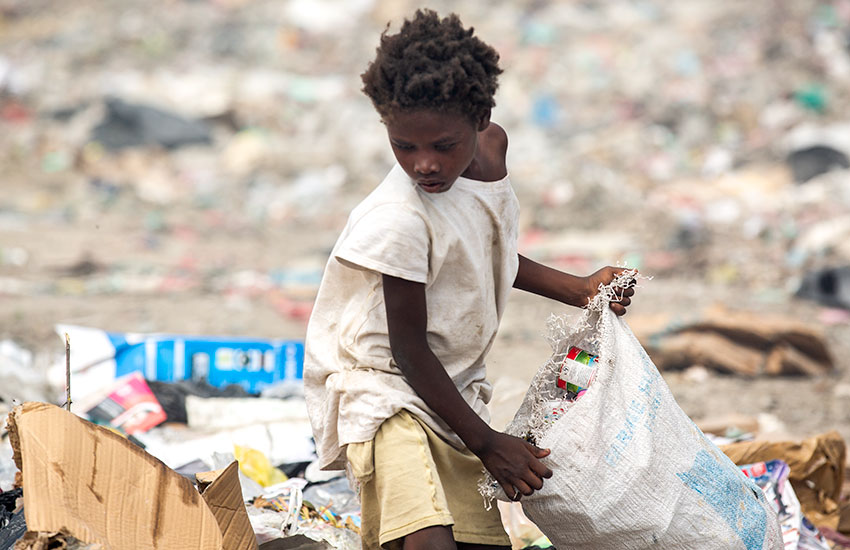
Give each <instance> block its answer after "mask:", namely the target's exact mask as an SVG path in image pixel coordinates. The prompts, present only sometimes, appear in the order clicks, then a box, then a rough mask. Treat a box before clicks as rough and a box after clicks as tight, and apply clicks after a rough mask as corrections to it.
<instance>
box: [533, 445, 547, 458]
mask: <svg viewBox="0 0 850 550" xmlns="http://www.w3.org/2000/svg"><path fill="white" fill-rule="evenodd" d="M528 448H529V449H531V454H533V455H534V456H536V457H537V458H543V457H544V456H549V453H551V452H552V450H551V449H541V448H540V447H538V446H536V445H532V444H531V443H529V444H528Z"/></svg>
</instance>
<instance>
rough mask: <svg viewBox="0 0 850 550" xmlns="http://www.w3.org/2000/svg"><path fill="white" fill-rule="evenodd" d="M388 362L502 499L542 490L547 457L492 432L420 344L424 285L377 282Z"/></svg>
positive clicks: (424, 327) (517, 440)
mask: <svg viewBox="0 0 850 550" xmlns="http://www.w3.org/2000/svg"><path fill="white" fill-rule="evenodd" d="M383 287H384V301H385V303H386V308H387V325H388V328H389V337H390V346H391V348H392V354H393V359H394V360H395V362H396V364H397V365H398V367H399V369H401V372H402V374H403V375H404V377H405V379H406V380H407V382H408V383H409V384H410V386H411V387H412V388H413V389H414V391H416V393H417V394H418V395H419V396H420V397H421V398H422V400H423V401H425V403H426V404H427V405H428V406H429V407H430V408H431V410H433V411H434V412H435V413H436V414H437V415H439V417H440V418H442V419H443V420H444V421H445V422H446V424H448V425H449V427H450V428H451V429H452V430H454V432H455V433H456V434H457V435H458V436H459V437H460V438H461V440H463V442H464V443H465V444H466V446H467V447H468V448H469V450H470V451H472V452H473V453H474V454H475V455H476V456H478V457H479V458H480V459H481V462H482V463H483V464H484V466H485V467H486V468H487V470H488V471H489V472H490V473H491V474H493V477H494V478H496V480H497V481H498V482H499V484H500V485H501V486H502V488H503V489H504V490H505V494H506V495H508V497H513V498H514V500H519V497H520V495H526V496H527V495H530V494H532V493H533V492H534V490H536V489H540V488H541V487H542V486H543V478H548V477H551V475H552V472H551V470H549V468H547V467H546V466H544V465H543V463H542V462H540V460H539V459H540V458H543V457H544V456H546V455H548V454H549V451H548V450H542V449H538V448H537V447H535V446H534V445H532V444H530V443H528V442H527V441H524V440H522V439H520V438H517V437H513V436H510V435H507V434H504V433H500V432H497V431H496V430H493V429H492V428H490V426H488V425H487V423H486V422H484V420H482V419H481V417H479V416H478V415H477V414H476V413H475V411H473V410H472V408H471V407H470V406H469V405H468V404H467V403H466V401H464V400H463V397H461V395H460V392H458V390H457V388H456V387H455V385H454V382H452V379H451V378H450V377H449V375H448V374H447V373H446V370H445V369H444V368H443V365H442V364H441V363H440V360H439V359H438V358H437V356H436V355H434V353H433V352H432V351H431V348H430V346H428V342H427V340H426V338H425V335H426V331H427V324H428V314H427V308H426V303H425V285H424V284H422V283H414V282H411V281H406V280H404V279H399V278H396V277H391V276H389V275H384V276H383Z"/></svg>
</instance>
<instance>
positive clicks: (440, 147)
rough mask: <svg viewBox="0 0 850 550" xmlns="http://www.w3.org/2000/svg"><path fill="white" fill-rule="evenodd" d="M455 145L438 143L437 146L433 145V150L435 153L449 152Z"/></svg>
mask: <svg viewBox="0 0 850 550" xmlns="http://www.w3.org/2000/svg"><path fill="white" fill-rule="evenodd" d="M455 145H457V144H456V143H440V144H438V145H435V146H434V149H436V150H437V151H451V150H452V149H453V148H454V146H455Z"/></svg>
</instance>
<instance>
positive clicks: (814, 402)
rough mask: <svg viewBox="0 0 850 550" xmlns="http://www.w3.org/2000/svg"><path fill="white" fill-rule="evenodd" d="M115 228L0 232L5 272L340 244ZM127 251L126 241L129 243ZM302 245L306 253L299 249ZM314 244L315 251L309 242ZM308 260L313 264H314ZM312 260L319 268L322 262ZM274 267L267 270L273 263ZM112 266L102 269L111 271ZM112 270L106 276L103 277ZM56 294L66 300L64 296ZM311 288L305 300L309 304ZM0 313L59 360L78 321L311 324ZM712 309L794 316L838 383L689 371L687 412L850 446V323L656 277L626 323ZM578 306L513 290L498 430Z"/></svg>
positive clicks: (39, 273)
mask: <svg viewBox="0 0 850 550" xmlns="http://www.w3.org/2000/svg"><path fill="white" fill-rule="evenodd" d="M110 224H114V225H120V224H118V223H115V220H109V219H104V220H102V221H101V225H102V228H101V229H94V230H91V229H90V228H67V227H61V226H60V227H54V226H50V225H40V226H35V227H34V228H33V229H30V230H28V231H10V230H8V229H6V230H3V231H0V242H2V243H6V244H8V243H14V244H16V245H17V246H21V247H25V248H26V249H27V250H29V251H31V252H30V260H29V262H28V265H27V266H26V267H25V268H18V269H11V268H9V267H7V268H6V269H5V275H6V276H7V277H8V276H10V275H15V276H16V277H17V278H19V279H21V280H26V281H29V282H30V283H33V284H35V283H43V284H48V283H51V282H52V283H56V281H57V280H59V281H64V282H63V283H62V284H63V285H64V286H70V287H71V288H73V286H74V285H78V286H79V285H81V284H83V283H85V282H86V281H92V280H96V279H97V277H99V276H100V277H102V276H103V274H102V273H100V274H99V272H98V271H95V272H94V273H92V274H90V275H87V276H76V277H69V276H67V275H64V274H62V273H61V272H60V271H61V270H59V268H63V267H64V268H67V267H68V266H69V265H72V264H74V263H77V262H78V260H79V259H80V258H83V257H84V256H85V254H86V252H89V253H91V250H92V247H93V243H97V246H98V252H97V253H94V256H93V258H94V259H95V260H97V261H101V260H106V259H108V261H109V263H110V265H126V264H129V263H132V262H137V263H139V262H143V261H149V262H153V263H157V262H158V263H159V264H162V265H169V264H170V263H173V262H178V261H179V259H180V258H181V257H183V256H184V255H185V254H189V253H191V255H192V257H193V258H194V259H195V261H196V262H197V263H198V264H204V263H205V262H213V261H218V259H219V258H220V256H221V255H222V254H226V253H230V252H232V251H237V252H236V253H235V254H234V256H233V258H232V263H231V264H230V265H229V270H231V271H239V269H251V268H253V269H256V268H258V267H259V268H262V267H264V266H263V261H264V259H266V260H267V259H268V258H269V257H270V254H273V251H274V250H276V249H281V248H283V249H287V250H290V251H292V250H299V247H300V253H302V254H306V255H308V256H309V257H313V256H315V257H316V258H319V257H320V255H321V253H322V252H321V251H323V250H325V249H327V248H329V247H330V246H331V244H332V242H333V239H334V238H335V235H334V234H333V233H332V232H331V231H325V232H321V233H320V234H316V233H315V232H311V231H305V233H304V234H297V233H295V234H288V235H282V236H281V237H280V238H279V239H271V238H268V237H266V236H263V235H246V236H244V237H241V238H234V237H232V236H230V235H226V234H220V235H210V236H208V237H199V238H197V239H192V240H191V241H190V242H187V243H182V244H181V243H180V241H179V239H174V242H172V243H171V244H164V245H162V248H161V250H165V251H167V252H166V253H157V254H156V255H152V257H151V258H145V257H144V252H140V251H139V248H138V246H137V245H136V244H133V243H135V242H136V241H137V239H138V238H139V236H138V235H137V234H134V232H133V231H132V230H130V231H128V230H124V231H120V230H119V229H105V228H103V227H109V226H110ZM128 243H129V244H128ZM299 243H300V244H299ZM305 243H309V244H305ZM311 254H312V256H311ZM315 261H319V260H318V259H316V260H315ZM265 267H268V266H265ZM103 269H105V268H103ZM107 271H108V270H107ZM56 292H58V291H56ZM310 292H311V291H310V290H309V289H308V290H303V291H301V295H302V297H303V298H309V295H310ZM2 302H3V307H2V308H0V327H2V328H1V329H0V337H2V338H11V339H12V340H14V341H16V342H18V343H19V344H21V345H22V346H25V347H27V348H29V349H32V350H34V351H37V352H50V353H54V354H59V353H61V351H62V342H61V340H60V338H59V337H58V336H57V335H56V334H55V333H54V332H53V328H52V327H53V325H54V324H55V323H58V322H62V323H73V324H80V325H86V326H93V327H101V328H108V329H110V330H114V331H140V332H145V331H160V332H176V333H189V334H216V335H234V336H239V335H250V336H260V337H283V338H303V336H304V332H305V329H306V323H305V322H304V321H303V320H302V319H293V318H291V317H288V316H287V315H282V314H281V313H280V311H279V310H278V309H276V308H275V307H274V305H273V300H272V299H271V298H269V295H268V294H262V293H261V294H257V295H254V296H252V295H251V293H250V292H243V293H237V292H229V293H225V294H223V293H219V292H215V291H212V290H209V289H204V288H195V289H193V290H185V291H176V290H175V291H170V292H141V291H139V292H137V293H135V294H133V295H126V294H121V293H113V294H110V293H106V294H96V295H74V293H73V290H65V291H64V293H63V294H55V293H54V294H50V293H44V294H42V295H25V296H4V297H3V298H2ZM710 304H720V305H725V306H726V307H729V308H732V309H737V310H740V311H759V312H763V313H764V314H772V315H782V316H790V317H793V318H796V319H799V320H803V321H805V322H807V323H811V324H812V325H813V326H817V327H819V328H820V330H823V332H824V334H825V335H826V338H827V340H828V343H829V345H830V348H831V351H832V353H833V355H834V358H835V360H836V370H835V372H834V373H833V374H831V375H828V376H823V377H761V378H754V379H750V378H743V377H738V376H729V375H720V374H717V373H710V374H709V377H708V379H706V380H702V379H694V378H693V377H690V376H688V375H687V374H685V373H683V372H667V373H665V378H666V380H667V381H668V383H669V384H670V386H671V388H672V390H673V392H674V394H675V395H676V398H677V399H678V401H679V403H680V405H681V406H682V408H683V409H684V410H685V411H686V412H687V413H688V414H689V415H691V417H692V418H695V419H705V418H712V417H717V416H723V415H727V414H731V413H738V414H743V415H751V416H756V417H757V416H758V415H759V414H760V413H768V414H769V415H772V417H774V418H775V420H778V421H779V422H781V425H777V424H776V423H775V422H771V417H767V418H765V417H764V416H762V422H763V423H764V422H768V426H766V428H769V429H770V430H772V431H778V432H779V434H774V436H777V435H781V434H782V433H783V432H784V433H785V434H786V435H787V436H788V437H793V438H801V437H806V436H810V435H814V434H816V433H821V432H825V431H828V430H833V429H835V430H838V431H839V432H840V433H841V434H842V436H843V437H844V438H845V439H847V440H850V326H848V325H847V324H839V325H833V326H825V325H822V324H821V323H820V322H819V321H818V318H819V315H820V314H821V312H822V309H821V308H820V307H818V306H816V305H813V304H812V303H810V302H806V301H801V300H793V299H783V300H775V299H773V300H771V301H766V300H765V298H764V297H763V296H759V295H754V294H753V293H751V292H749V291H746V290H742V289H736V288H734V287H722V286H711V285H707V284H705V283H702V282H697V281H689V280H685V279H676V278H668V277H657V278H655V279H653V280H651V281H645V282H643V283H642V287H641V288H640V289H639V291H638V294H637V296H636V299H635V301H634V304H633V305H632V307H631V308H630V310H629V313H628V315H627V316H626V320H627V321H629V322H630V323H632V324H633V325H635V327H636V328H638V327H639V324H640V323H641V319H642V317H645V316H649V315H652V314H655V313H659V312H666V313H671V312H672V313H685V312H688V311H690V310H693V309H695V308H699V307H703V306H706V305H710ZM569 311H570V308H568V307H566V306H561V305H559V304H556V303H554V302H550V301H548V300H545V299H542V298H539V297H536V296H533V295H529V294H525V293H522V292H519V291H515V292H514V294H513V295H512V297H511V299H510V303H509V306H508V309H507V312H506V314H505V317H504V320H503V323H502V328H501V331H500V333H499V336H498V339H497V341H496V344H495V346H494V348H493V350H492V352H491V354H490V362H489V369H490V373H491V374H490V376H491V379H492V380H493V381H494V382H495V385H496V394H495V397H494V402H493V407H492V408H493V416H494V424H495V425H500V426H501V425H504V424H506V423H507V421H508V420H509V419H510V417H511V415H512V414H513V411H514V410H515V408H516V406H517V405H518V403H519V401H520V400H521V397H522V395H523V393H524V391H525V389H526V388H527V384H528V381H529V380H530V378H531V377H532V375H533V374H534V372H535V371H536V369H537V368H538V367H539V366H540V365H541V364H543V362H544V361H545V360H546V358H547V357H548V355H549V347H548V344H547V343H546V341H545V339H544V337H543V333H544V329H545V322H546V319H547V318H548V316H549V315H550V314H552V313H556V314H560V313H568V312H569Z"/></svg>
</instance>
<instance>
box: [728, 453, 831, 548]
mask: <svg viewBox="0 0 850 550" xmlns="http://www.w3.org/2000/svg"><path fill="white" fill-rule="evenodd" d="M741 471H742V472H744V475H746V476H747V477H748V478H750V479H752V480H753V481H754V482H755V484H756V485H758V486H759V487H761V489H762V491H764V492H765V494H766V495H767V500H768V501H769V502H770V503H771V504H772V505H773V509H774V511H775V512H776V514H777V516H778V517H779V525H780V527H781V528H782V540H783V542H784V543H785V544H784V548H790V549H802V550H830V547H829V545H828V544H827V542H826V540H825V539H824V538H823V535H821V534H820V532H819V531H818V529H817V527H815V526H814V525H812V524H811V523H810V522H809V520H808V519H806V516H804V515H803V514H802V512H801V510H800V501H798V500H797V495H796V494H794V488H793V487H792V486H791V484H790V483H789V482H788V472H789V468H788V464H786V463H785V462H783V461H781V460H771V461H768V462H757V463H755V464H745V465H743V466H741Z"/></svg>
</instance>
